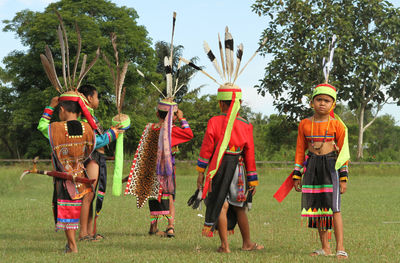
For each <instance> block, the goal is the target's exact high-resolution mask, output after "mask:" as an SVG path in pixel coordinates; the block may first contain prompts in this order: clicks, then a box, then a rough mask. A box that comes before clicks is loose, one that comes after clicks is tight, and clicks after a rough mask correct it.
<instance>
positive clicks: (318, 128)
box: [295, 118, 348, 170]
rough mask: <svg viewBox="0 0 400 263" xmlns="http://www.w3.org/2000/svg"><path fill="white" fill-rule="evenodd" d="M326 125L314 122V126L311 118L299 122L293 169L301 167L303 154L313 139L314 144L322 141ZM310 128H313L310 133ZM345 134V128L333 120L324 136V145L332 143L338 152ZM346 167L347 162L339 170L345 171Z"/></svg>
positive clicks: (336, 120) (325, 122) (324, 122)
mask: <svg viewBox="0 0 400 263" xmlns="http://www.w3.org/2000/svg"><path fill="white" fill-rule="evenodd" d="M327 125H328V121H323V122H317V121H314V125H312V118H307V119H303V120H301V121H300V124H299V129H298V135H297V147H296V157H295V169H299V168H302V167H303V164H304V161H305V152H306V150H307V149H308V143H310V142H311V140H312V139H314V142H322V141H323V139H324V136H325V132H326V128H327ZM311 126H313V131H312V132H311ZM311 133H312V136H311ZM345 134H346V130H345V126H344V125H343V124H342V123H341V122H340V121H339V120H338V119H334V118H333V119H331V120H330V121H329V128H328V132H327V135H326V140H325V143H326V142H332V141H334V142H335V143H336V145H337V146H338V148H339V152H340V151H341V150H342V147H343V143H344V139H345ZM347 165H348V161H347V162H346V163H345V164H344V165H343V166H342V167H341V168H340V170H347Z"/></svg>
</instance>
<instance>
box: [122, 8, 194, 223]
mask: <svg viewBox="0 0 400 263" xmlns="http://www.w3.org/2000/svg"><path fill="white" fill-rule="evenodd" d="M175 19H176V13H175V12H174V16H173V28H172V40H171V54H170V57H169V58H168V57H165V58H164V66H165V72H166V80H167V91H166V93H167V96H166V97H165V96H164V94H163V93H162V92H161V91H160V89H159V88H158V87H157V86H155V85H154V84H153V83H152V82H151V84H152V85H153V86H154V87H155V88H156V89H157V90H158V91H159V92H160V93H161V94H162V95H163V96H164V99H163V100H161V101H160V102H159V103H158V106H157V110H159V111H162V112H166V117H165V119H164V121H163V123H162V126H161V127H159V128H156V127H155V124H154V123H149V124H147V125H146V128H145V130H144V131H143V134H142V137H141V139H140V142H139V145H138V148H137V150H136V153H135V156H134V158H133V162H132V167H131V170H130V173H129V177H128V182H127V185H126V189H125V195H127V194H132V195H135V196H136V197H137V207H138V208H141V207H143V205H144V203H145V202H146V201H147V200H149V209H150V220H151V222H152V223H155V222H157V220H159V219H160V218H162V217H166V218H170V216H171V215H170V209H169V196H170V195H173V197H174V198H175V186H176V183H175V153H176V152H177V146H178V145H179V144H181V143H184V142H187V141H190V140H191V139H192V138H193V132H192V130H191V129H190V126H189V124H188V122H187V121H186V119H185V118H182V119H180V120H179V121H180V124H181V127H178V126H175V125H174V124H173V118H174V114H175V113H176V112H177V111H178V104H177V103H175V102H174V101H173V99H174V97H175V95H176V93H177V92H178V91H179V89H180V88H181V87H182V86H183V85H180V86H179V71H180V66H181V63H179V65H178V70H177V74H176V76H175V81H174V83H175V85H173V76H172V57H173V56H172V55H173V35H174V28H175ZM138 73H139V74H140V75H141V76H142V77H145V76H144V74H143V73H142V72H140V71H139V70H138Z"/></svg>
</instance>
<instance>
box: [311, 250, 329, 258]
mask: <svg viewBox="0 0 400 263" xmlns="http://www.w3.org/2000/svg"><path fill="white" fill-rule="evenodd" d="M331 253H332V252H331V249H330V248H329V249H322V248H321V249H318V250H315V251H313V252H311V253H310V256H312V257H315V256H329V255H331Z"/></svg>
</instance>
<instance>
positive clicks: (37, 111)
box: [3, 0, 156, 157]
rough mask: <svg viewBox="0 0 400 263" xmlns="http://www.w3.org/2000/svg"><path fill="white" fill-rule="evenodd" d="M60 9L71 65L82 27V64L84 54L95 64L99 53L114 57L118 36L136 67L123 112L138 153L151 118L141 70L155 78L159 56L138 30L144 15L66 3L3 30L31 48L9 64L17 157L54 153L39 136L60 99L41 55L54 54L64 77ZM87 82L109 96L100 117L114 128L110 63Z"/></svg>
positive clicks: (123, 54)
mask: <svg viewBox="0 0 400 263" xmlns="http://www.w3.org/2000/svg"><path fill="white" fill-rule="evenodd" d="M54 9H56V10H58V11H59V12H60V13H61V15H62V17H63V20H64V24H65V27H66V30H67V34H68V40H69V46H70V60H71V61H74V56H75V54H76V50H75V49H76V47H77V35H76V33H75V28H74V27H75V23H77V24H78V26H79V28H80V32H81V36H82V51H81V59H82V56H83V54H87V55H88V61H90V60H91V59H92V58H93V56H94V54H95V50H96V49H97V47H100V48H101V50H102V52H105V53H106V54H107V56H108V57H112V56H113V49H112V47H111V42H110V40H109V36H110V34H111V33H112V32H115V33H116V34H117V36H118V50H119V54H120V60H121V61H123V60H127V61H129V62H131V63H130V66H129V69H128V73H127V76H126V80H125V86H126V90H127V92H126V96H125V105H124V110H123V111H124V113H126V114H128V115H130V116H131V118H132V123H134V124H135V125H132V129H130V130H128V131H127V137H130V138H131V140H129V141H128V144H129V143H132V145H128V147H127V148H128V149H130V148H136V142H137V141H138V140H139V138H140V134H141V131H142V128H143V127H141V126H144V124H145V123H146V121H145V120H144V118H143V117H144V116H146V115H143V114H142V113H143V112H141V111H142V108H141V107H148V106H149V105H148V104H145V102H146V99H145V97H147V91H145V90H143V88H142V87H141V86H140V85H138V83H139V78H140V77H139V76H138V75H137V73H136V70H135V68H136V67H140V68H141V69H146V70H147V71H152V72H154V70H155V66H156V58H155V54H154V50H153V49H152V48H151V46H150V45H151V41H150V39H149V38H148V36H147V31H146V29H145V28H144V26H139V25H138V24H137V18H138V15H137V13H136V11H135V10H134V9H133V8H127V7H117V6H116V5H115V4H114V3H111V2H110V1H107V0H82V1H74V0H61V1H59V2H56V3H52V4H50V5H49V6H48V7H47V8H46V9H45V11H44V12H32V11H29V10H23V11H21V12H18V13H17V14H16V15H15V17H14V18H13V19H12V20H6V21H3V22H4V24H5V25H6V26H5V27H4V28H3V30H4V31H9V32H15V33H16V35H17V36H18V37H19V39H20V40H21V42H22V44H23V45H25V46H26V47H28V49H27V51H26V52H22V51H14V52H12V53H10V54H9V55H8V56H7V57H6V58H5V59H4V61H3V63H4V64H5V74H6V75H7V77H8V79H9V86H10V89H11V93H10V94H11V95H12V99H13V100H14V105H16V106H15V107H14V108H13V109H12V112H10V114H11V118H10V119H9V123H10V124H11V125H13V127H17V131H16V133H14V134H13V135H12V136H13V137H14V138H15V140H16V141H18V142H19V143H18V144H15V145H14V147H16V149H14V150H13V151H14V152H20V153H22V154H24V155H25V157H32V156H33V155H36V154H40V155H41V156H48V153H49V147H48V146H47V145H46V142H44V143H43V144H41V143H38V142H37V140H43V138H42V137H41V136H40V135H39V133H38V132H37V131H36V126H37V122H38V121H39V118H40V115H41V112H42V110H43V108H44V106H45V105H47V104H48V103H49V101H50V98H51V97H52V96H55V95H57V93H56V92H55V89H54V88H52V87H51V84H50V82H49V81H48V79H47V77H46V75H45V73H44V70H43V68H42V65H41V62H40V59H39V54H40V53H43V52H44V47H45V45H46V44H47V45H49V47H50V48H51V49H52V52H53V56H54V59H55V63H56V70H57V71H58V72H61V70H60V68H61V63H60V62H61V58H60V57H61V56H60V46H59V43H58V39H57V35H56V30H57V26H58V23H59V22H58V20H57V17H56V14H55V12H54ZM59 75H61V74H59ZM85 82H86V83H90V84H92V85H94V86H96V87H97V89H98V91H99V92H100V93H101V94H103V99H104V100H103V102H104V103H100V108H99V110H98V111H97V112H96V115H97V117H99V119H100V120H102V122H103V126H105V127H108V126H109V125H110V124H111V118H112V116H114V115H115V114H116V113H117V111H116V107H114V106H112V103H113V101H114V89H113V85H112V79H111V74H110V73H109V70H108V68H107V66H106V64H105V62H104V61H102V60H100V61H98V62H97V63H96V65H95V66H94V67H93V68H92V70H91V71H89V74H88V76H87V78H86V80H85ZM140 124H143V125H140ZM139 130H140V131H139ZM32 131H33V132H32ZM133 144H135V145H133ZM33 149H36V150H33ZM13 156H15V153H13Z"/></svg>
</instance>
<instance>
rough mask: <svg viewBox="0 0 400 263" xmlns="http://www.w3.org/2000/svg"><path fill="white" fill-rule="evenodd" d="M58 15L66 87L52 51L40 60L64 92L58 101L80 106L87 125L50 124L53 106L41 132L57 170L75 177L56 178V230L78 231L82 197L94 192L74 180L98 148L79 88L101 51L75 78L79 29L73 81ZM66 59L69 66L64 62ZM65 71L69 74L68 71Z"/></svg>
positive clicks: (95, 127) (63, 122) (92, 123)
mask: <svg viewBox="0 0 400 263" xmlns="http://www.w3.org/2000/svg"><path fill="white" fill-rule="evenodd" d="M56 13H57V16H58V18H59V21H60V26H59V27H58V36H59V40H60V46H61V55H62V65H63V67H62V69H63V76H64V87H63V86H62V85H61V83H60V82H59V80H58V77H57V73H56V70H55V66H54V61H53V56H52V54H51V51H50V48H49V47H48V46H47V45H46V55H43V54H41V55H40V58H41V61H42V64H43V67H44V69H45V72H46V74H47V76H48V78H49V80H50V82H51V83H52V85H53V86H54V87H55V88H56V90H57V91H58V92H59V93H62V94H61V95H60V97H59V101H72V102H76V103H78V104H79V106H80V108H81V112H82V114H83V115H84V116H85V118H86V119H87V121H88V122H87V123H86V122H82V121H78V120H71V121H60V122H53V123H51V124H50V119H51V116H52V114H53V111H54V109H53V108H51V107H46V109H45V111H44V113H43V115H42V118H41V120H40V122H39V125H38V129H39V130H40V131H41V132H42V133H43V134H44V136H45V137H46V138H48V139H49V141H50V145H51V148H52V162H53V166H54V168H55V169H56V170H57V171H60V172H63V173H65V174H67V175H71V176H72V178H73V179H72V180H65V179H60V178H55V179H54V193H53V212H54V220H55V223H56V229H63V230H71V229H77V228H78V226H79V225H78V223H79V218H80V210H81V202H82V201H81V198H82V197H83V196H84V195H85V194H87V193H89V192H92V191H93V186H92V185H90V184H84V183H79V182H77V181H76V180H75V178H76V177H87V175H86V170H85V168H84V165H83V163H84V162H85V161H86V160H87V158H88V157H89V155H90V154H91V153H92V152H93V150H94V148H95V145H96V137H95V135H94V132H93V129H97V125H96V123H95V121H94V120H93V118H92V116H91V114H90V112H89V110H88V109H87V107H86V104H87V103H85V101H86V99H85V98H84V96H83V95H82V94H80V93H78V92H77V89H78V88H79V86H80V84H81V82H82V80H83V78H84V77H85V75H86V74H87V72H88V71H89V70H90V68H91V67H92V66H93V65H94V63H95V62H96V60H97V58H98V56H99V50H98V51H97V54H96V57H95V58H94V60H93V61H92V62H91V63H90V65H89V66H88V67H87V68H86V55H85V57H84V60H83V65H82V70H81V73H80V74H79V78H77V79H75V75H76V70H77V65H78V61H79V52H80V49H81V47H80V45H81V40H80V34H79V29H78V28H77V35H78V49H77V50H78V53H77V56H76V58H75V63H74V69H73V74H72V78H71V75H70V67H69V51H68V41H67V35H66V31H65V29H64V25H63V21H62V18H61V16H60V14H59V13H58V12H56ZM66 51H67V52H66ZM65 58H67V63H65V62H66V61H65ZM66 68H67V69H68V71H66ZM47 128H48V129H47Z"/></svg>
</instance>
